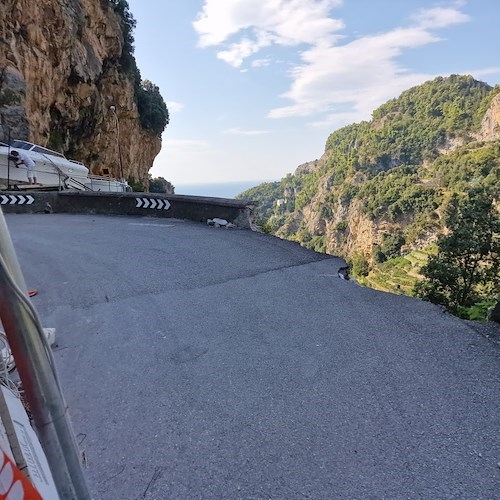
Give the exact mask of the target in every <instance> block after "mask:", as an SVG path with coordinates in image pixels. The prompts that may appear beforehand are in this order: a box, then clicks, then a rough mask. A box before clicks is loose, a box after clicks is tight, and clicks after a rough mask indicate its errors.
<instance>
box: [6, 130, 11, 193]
mask: <svg viewBox="0 0 500 500" xmlns="http://www.w3.org/2000/svg"><path fill="white" fill-rule="evenodd" d="M8 130H9V135H8V137H9V139H8V141H7V144H8V145H9V147H8V148H7V191H9V190H10V160H9V157H10V127H9V129H8Z"/></svg>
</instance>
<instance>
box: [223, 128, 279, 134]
mask: <svg viewBox="0 0 500 500" xmlns="http://www.w3.org/2000/svg"><path fill="white" fill-rule="evenodd" d="M269 133H270V132H269V130H242V129H240V128H239V127H234V128H229V129H227V130H224V131H223V134H229V135H264V134H269Z"/></svg>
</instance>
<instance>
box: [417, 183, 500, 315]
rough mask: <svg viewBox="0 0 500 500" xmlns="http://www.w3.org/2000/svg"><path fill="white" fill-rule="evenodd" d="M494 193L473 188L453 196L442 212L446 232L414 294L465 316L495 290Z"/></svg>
mask: <svg viewBox="0 0 500 500" xmlns="http://www.w3.org/2000/svg"><path fill="white" fill-rule="evenodd" d="M498 194H499V193H492V192H489V191H487V190H485V189H475V190H471V191H470V192H469V193H468V195H467V196H464V197H459V196H458V195H454V196H453V197H452V198H451V200H450V202H449V205H448V207H447V209H446V217H445V224H446V227H447V229H448V230H449V231H450V233H449V234H447V235H446V236H444V237H442V238H441V239H440V240H439V242H438V253H437V255H435V256H432V257H431V258H430V259H429V262H428V263H427V265H426V266H424V267H423V268H422V274H423V275H424V277H425V280H424V281H422V282H420V283H418V284H417V286H416V292H417V295H419V296H420V297H422V298H425V299H427V300H430V301H431V302H434V303H436V304H442V305H444V306H446V307H447V308H448V309H450V311H452V312H453V313H455V314H458V315H460V316H465V317H468V316H469V314H470V313H472V312H474V311H469V314H468V313H467V309H468V308H471V307H473V306H475V305H477V304H478V303H480V302H481V303H482V302H486V301H488V299H489V298H491V297H492V296H493V294H496V293H498V291H499V287H500V212H499V211H498V209H497V208H496V206H495V204H494V201H493V200H494V197H496V198H498ZM476 309H477V307H476ZM474 313H475V314H477V311H475V312H474Z"/></svg>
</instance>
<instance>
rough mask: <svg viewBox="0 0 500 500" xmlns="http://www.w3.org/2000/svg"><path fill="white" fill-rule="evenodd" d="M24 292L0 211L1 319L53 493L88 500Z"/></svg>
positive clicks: (44, 345)
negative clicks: (49, 476)
mask: <svg viewBox="0 0 500 500" xmlns="http://www.w3.org/2000/svg"><path fill="white" fill-rule="evenodd" d="M26 290H27V287H26V284H25V281H24V277H23V274H22V272H21V268H20V266H19V263H18V260H17V256H16V253H15V250H14V246H13V244H12V240H11V238H10V233H9V230H8V227H7V224H6V221H5V217H4V215H3V212H2V210H1V208H0V319H1V321H2V323H3V327H4V329H5V333H6V334H7V339H8V342H9V345H10V349H11V351H12V354H13V356H14V360H15V362H16V365H17V369H18V372H19V376H20V378H21V382H22V385H23V389H24V391H25V397H26V400H27V403H28V405H29V407H30V410H31V413H32V416H33V424H34V428H35V430H36V432H37V435H38V438H39V440H40V443H41V445H42V448H43V451H44V453H45V456H46V458H47V461H48V464H49V467H50V471H51V473H52V476H53V479H54V483H55V486H56V488H57V492H58V494H59V496H60V498H61V499H75V500H82V499H83V500H86V499H90V494H89V491H88V488H87V484H86V482H85V478H84V475H83V471H82V468H81V464H80V453H79V450H78V445H77V442H76V439H75V436H74V433H73V430H72V428H71V424H70V421H69V416H68V410H67V406H66V402H65V401H64V397H63V394H62V390H61V386H60V383H59V379H58V376H57V373H56V369H55V364H54V360H53V357H52V352H51V350H50V347H49V345H48V342H47V340H46V338H45V335H44V332H43V328H42V326H41V323H40V320H39V319H38V315H37V313H36V311H35V309H34V307H33V306H32V304H31V303H30V301H29V300H28V296H27V293H26Z"/></svg>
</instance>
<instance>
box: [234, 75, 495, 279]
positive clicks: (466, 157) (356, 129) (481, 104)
mask: <svg viewBox="0 0 500 500" xmlns="http://www.w3.org/2000/svg"><path fill="white" fill-rule="evenodd" d="M499 90H500V89H499V88H495V89H492V88H491V87H489V86H488V85H487V84H485V83H483V82H479V81H476V80H474V79H473V78H472V77H470V76H457V75H453V76H451V77H448V78H442V77H440V78H436V79H435V80H433V81H431V82H427V83H425V84H423V85H420V86H418V87H414V88H412V89H410V90H408V91H406V92H404V93H403V94H402V95H401V96H400V97H399V98H398V99H393V100H391V101H389V102H387V103H386V104H384V105H383V106H381V107H380V108H378V109H377V110H375V111H374V112H373V117H372V120H371V121H369V122H361V123H357V124H353V125H349V126H347V127H344V128H342V129H340V130H337V131H335V132H333V133H332V134H331V135H330V137H329V138H328V140H327V142H326V147H325V153H324V154H323V156H322V157H321V159H320V160H317V161H315V162H310V163H308V164H306V165H305V166H303V165H301V166H300V167H298V169H297V171H296V172H295V174H294V175H293V176H288V177H286V178H284V179H282V180H281V181H280V182H276V183H274V184H268V185H267V189H265V188H266V186H265V185H263V186H257V187H256V188H252V189H251V190H249V191H247V192H245V193H242V195H240V196H241V197H242V198H254V199H256V200H257V201H263V203H262V205H263V208H264V210H263V211H262V212H261V218H262V220H263V221H265V228H266V229H267V230H269V231H270V232H273V233H274V234H276V235H278V236H280V237H282V238H287V239H292V240H295V241H299V242H300V243H302V244H303V245H305V246H307V247H309V248H314V249H316V250H318V251H324V252H327V253H331V254H335V255H340V256H343V257H345V258H347V259H348V260H350V261H354V262H356V263H357V264H358V266H359V267H360V268H362V271H363V273H366V272H368V270H369V269H370V267H374V266H375V265H376V264H377V263H380V262H383V261H385V260H387V259H390V258H392V257H397V256H399V255H401V254H405V253H408V252H410V251H412V250H413V249H418V248H422V247H425V246H428V245H429V244H431V243H432V242H433V241H435V240H436V238H437V236H438V234H439V232H440V231H441V230H442V229H443V227H442V221H441V216H442V212H443V207H444V205H445V204H446V201H447V200H448V199H449V197H450V195H451V193H452V192H461V191H464V190H466V189H467V188H469V187H471V186H480V185H484V186H489V187H493V188H499V187H500V141H499V138H500V94H499V93H498V92H499ZM271 196H273V197H274V199H273V198H271Z"/></svg>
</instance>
